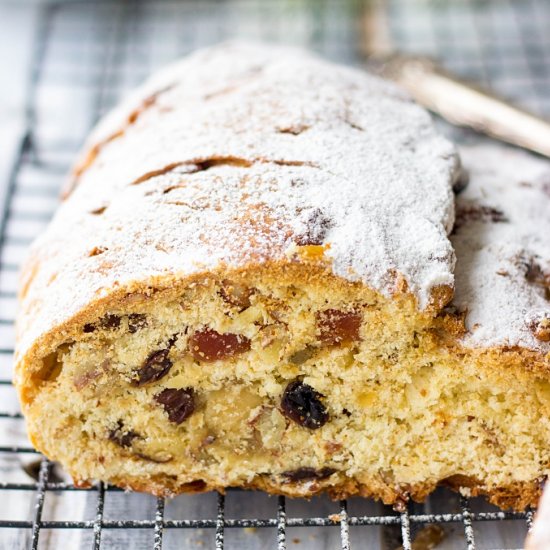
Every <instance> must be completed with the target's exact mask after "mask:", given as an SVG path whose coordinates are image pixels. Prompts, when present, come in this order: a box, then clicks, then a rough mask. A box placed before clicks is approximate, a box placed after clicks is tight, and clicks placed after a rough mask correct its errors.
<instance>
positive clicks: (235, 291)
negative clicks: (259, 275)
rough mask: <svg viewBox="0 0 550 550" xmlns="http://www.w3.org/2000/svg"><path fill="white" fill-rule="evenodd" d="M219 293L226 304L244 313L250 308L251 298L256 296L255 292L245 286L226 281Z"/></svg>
mask: <svg viewBox="0 0 550 550" xmlns="http://www.w3.org/2000/svg"><path fill="white" fill-rule="evenodd" d="M219 293H220V296H221V297H222V300H223V301H224V302H226V303H227V304H230V305H232V306H235V307H238V308H239V309H240V310H241V311H242V310H244V309H246V308H247V307H250V304H251V302H250V297H251V296H252V294H254V291H253V289H251V288H249V287H247V286H245V285H240V284H238V283H234V282H232V281H229V280H227V279H224V280H223V281H222V286H221V288H220V291H219Z"/></svg>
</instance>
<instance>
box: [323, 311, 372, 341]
mask: <svg viewBox="0 0 550 550" xmlns="http://www.w3.org/2000/svg"><path fill="white" fill-rule="evenodd" d="M316 321H317V328H318V330H319V340H320V341H321V342H322V343H323V344H324V345H327V346H333V345H338V344H347V343H350V342H356V341H357V340H360V337H359V328H360V327H361V315H359V313H356V312H354V311H340V310H338V309H327V310H325V311H321V312H319V313H318V314H317V315H316Z"/></svg>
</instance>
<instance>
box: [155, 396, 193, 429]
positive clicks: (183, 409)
mask: <svg viewBox="0 0 550 550" xmlns="http://www.w3.org/2000/svg"><path fill="white" fill-rule="evenodd" d="M155 401H156V402H157V403H160V404H161V405H162V406H163V407H164V410H165V411H166V413H167V414H168V418H169V420H170V422H175V423H176V424H181V423H182V422H183V421H184V420H185V419H186V418H189V417H190V416H191V415H192V414H193V412H194V411H195V390H193V388H182V389H175V388H167V389H165V390H162V391H161V392H160V393H159V394H157V395H156V396H155Z"/></svg>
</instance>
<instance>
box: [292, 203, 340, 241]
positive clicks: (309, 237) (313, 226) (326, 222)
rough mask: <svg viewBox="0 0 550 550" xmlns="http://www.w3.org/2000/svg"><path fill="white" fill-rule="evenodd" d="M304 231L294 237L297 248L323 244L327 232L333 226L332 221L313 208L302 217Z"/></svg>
mask: <svg viewBox="0 0 550 550" xmlns="http://www.w3.org/2000/svg"><path fill="white" fill-rule="evenodd" d="M302 219H303V221H304V225H305V230H304V231H303V232H302V233H300V234H299V235H296V238H295V241H296V244H297V245H298V246H310V245H321V244H323V242H324V240H325V238H326V236H327V232H328V230H329V229H330V228H331V227H332V226H333V225H334V223H333V222H332V220H331V219H330V218H329V217H328V216H327V215H326V214H325V213H324V212H323V211H322V210H320V209H319V208H314V209H313V210H310V211H309V212H307V213H306V214H305V217H304V216H302Z"/></svg>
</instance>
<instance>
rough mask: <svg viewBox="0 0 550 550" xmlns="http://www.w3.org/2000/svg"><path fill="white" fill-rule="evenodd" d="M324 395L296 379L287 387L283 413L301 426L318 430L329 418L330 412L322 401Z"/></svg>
mask: <svg viewBox="0 0 550 550" xmlns="http://www.w3.org/2000/svg"><path fill="white" fill-rule="evenodd" d="M321 397H323V396H322V395H321V394H320V393H319V392H316V391H315V390H314V389H313V388H312V387H311V386H309V385H308V384H305V383H304V382H302V381H301V380H294V382H291V383H290V384H289V385H288V386H287V387H286V389H285V391H284V393H283V398H282V400H281V409H282V411H283V414H284V415H285V416H286V417H287V418H290V420H293V421H294V422H296V423H297V424H299V425H300V426H303V427H304V428H308V429H310V430H316V429H318V428H320V427H321V426H324V425H325V424H326V423H327V422H328V419H329V415H328V412H327V410H326V408H325V406H324V405H323V403H322V402H321Z"/></svg>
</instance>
